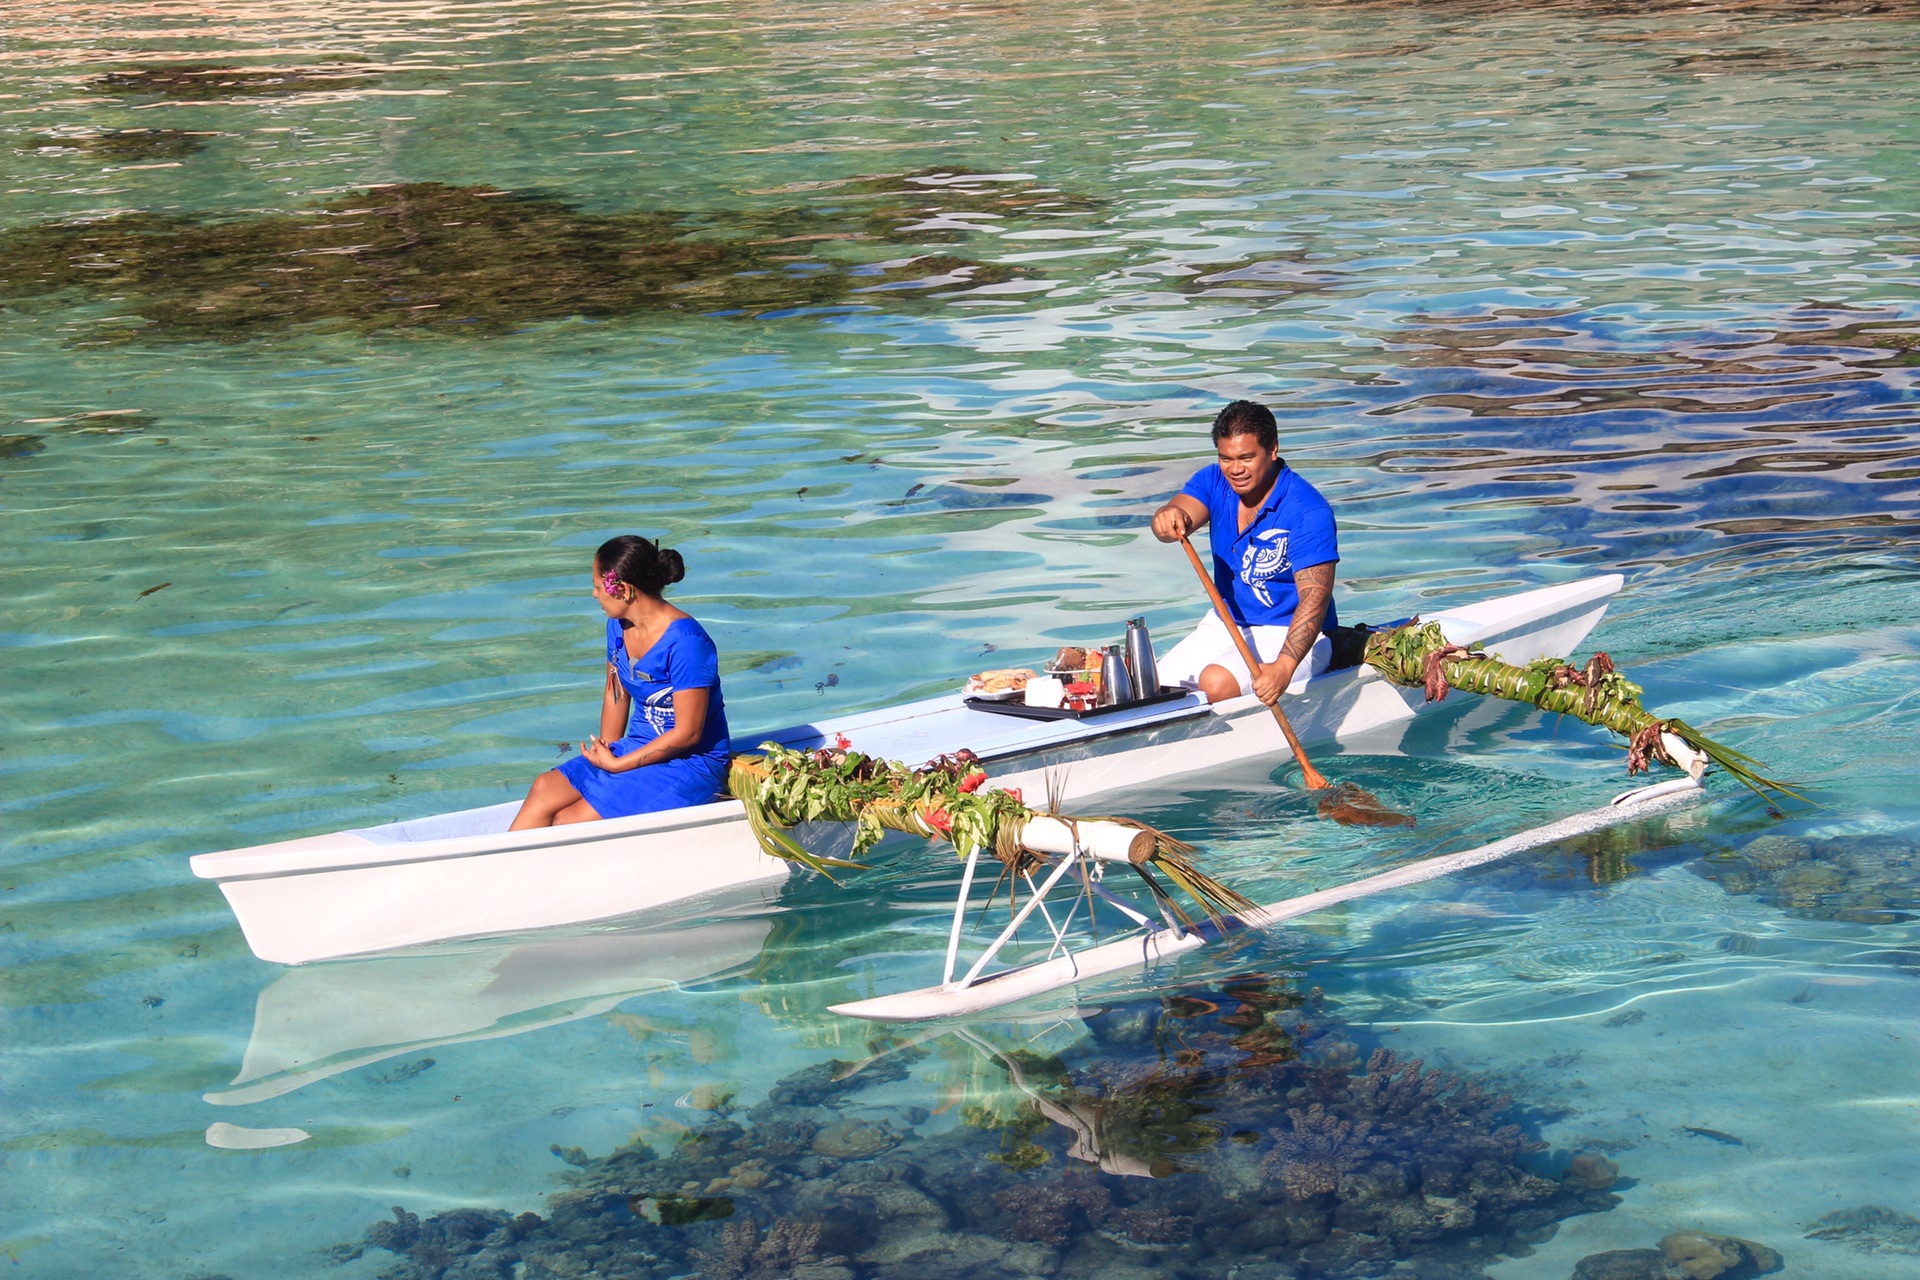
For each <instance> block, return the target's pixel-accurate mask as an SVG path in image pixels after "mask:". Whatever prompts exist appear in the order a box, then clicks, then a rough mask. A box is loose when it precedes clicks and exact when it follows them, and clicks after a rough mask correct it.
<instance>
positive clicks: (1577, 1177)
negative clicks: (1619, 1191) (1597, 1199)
mask: <svg viewBox="0 0 1920 1280" xmlns="http://www.w3.org/2000/svg"><path fill="white" fill-rule="evenodd" d="M1619 1180H1620V1166H1619V1165H1617V1164H1615V1163H1614V1162H1613V1161H1611V1160H1609V1159H1607V1158H1606V1157H1605V1156H1603V1155H1601V1154H1600V1153H1599V1152H1597V1151H1582V1152H1579V1153H1578V1154H1576V1155H1575V1156H1574V1157H1573V1159H1571V1160H1569V1161H1567V1171H1566V1173H1565V1174H1563V1175H1562V1181H1564V1182H1566V1183H1568V1184H1569V1185H1572V1186H1576V1187H1584V1188H1586V1189H1587V1190H1589V1191H1605V1190H1606V1189H1607V1188H1608V1187H1610V1186H1612V1185H1613V1184H1614V1183H1616V1182H1618V1181H1619Z"/></svg>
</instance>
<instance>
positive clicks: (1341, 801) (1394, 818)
mask: <svg viewBox="0 0 1920 1280" xmlns="http://www.w3.org/2000/svg"><path fill="white" fill-rule="evenodd" d="M1320 816H1321V817H1323V818H1326V819H1329V820H1331V821H1333V822H1337V823H1339V824H1340V825H1341V826H1344V827H1410V826H1412V825H1413V815H1412V814H1410V813H1400V812H1398V811H1397V810H1394V809H1389V808H1387V806H1386V805H1385V804H1384V803H1382V802H1381V800H1380V797H1379V796H1376V795H1374V794H1373V793H1372V792H1371V791H1367V790H1364V789H1363V788H1360V787H1356V786H1355V785H1354V784H1353V783H1351V782H1343V783H1341V784H1340V785H1339V786H1337V787H1333V788H1331V789H1330V790H1328V792H1327V794H1326V795H1324V796H1321V797H1320Z"/></svg>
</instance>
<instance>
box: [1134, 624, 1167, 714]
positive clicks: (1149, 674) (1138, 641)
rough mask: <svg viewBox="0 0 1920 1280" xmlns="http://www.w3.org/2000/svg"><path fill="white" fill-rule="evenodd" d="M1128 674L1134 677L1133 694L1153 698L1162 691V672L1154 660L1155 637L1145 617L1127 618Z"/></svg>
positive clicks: (1138, 696) (1137, 696) (1136, 696)
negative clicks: (1149, 631)
mask: <svg viewBox="0 0 1920 1280" xmlns="http://www.w3.org/2000/svg"><path fill="white" fill-rule="evenodd" d="M1127 674H1128V675H1129V676H1131V677H1133V696H1134V697H1135V698H1151V697H1152V696H1153V695H1154V694H1156V693H1159V692H1160V672H1159V669H1158V668H1157V667H1155V666H1154V662H1153V637H1151V636H1149V635H1148V634H1147V620H1146V619H1145V618H1128V619H1127Z"/></svg>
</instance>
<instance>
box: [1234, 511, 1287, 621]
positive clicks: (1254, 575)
mask: <svg viewBox="0 0 1920 1280" xmlns="http://www.w3.org/2000/svg"><path fill="white" fill-rule="evenodd" d="M1290 532H1292V530H1289V529H1267V530H1263V531H1262V532H1260V533H1256V534H1254V535H1253V537H1252V538H1251V539H1249V540H1248V542H1247V549H1246V551H1245V552H1243V553H1242V554H1241V556H1240V581H1242V582H1244V583H1246V584H1247V585H1248V586H1249V587H1252V588H1253V598H1254V599H1256V600H1258V601H1259V602H1260V603H1261V604H1263V605H1265V606H1266V607H1267V608H1269V609H1271V608H1272V607H1273V595H1272V593H1271V592H1270V591H1268V589H1267V583H1269V582H1270V581H1272V580H1273V579H1274V578H1277V577H1279V576H1280V575H1281V574H1283V573H1287V572H1289V571H1290V570H1292V568H1293V562H1292V561H1291V560H1289V559H1288V558H1287V535H1288V534H1289V533H1290Z"/></svg>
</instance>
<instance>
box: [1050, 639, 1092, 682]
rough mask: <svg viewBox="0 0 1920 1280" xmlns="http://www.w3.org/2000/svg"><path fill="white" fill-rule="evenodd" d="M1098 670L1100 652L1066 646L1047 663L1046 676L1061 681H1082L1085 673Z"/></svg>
mask: <svg viewBox="0 0 1920 1280" xmlns="http://www.w3.org/2000/svg"><path fill="white" fill-rule="evenodd" d="M1099 670H1100V651H1099V650H1098V649H1080V648H1076V647H1074V646H1073V645H1067V646H1066V647H1065V648H1063V649H1061V650H1060V652H1058V653H1056V654H1054V655H1053V658H1052V660H1051V661H1050V662H1048V663H1047V674H1048V675H1050V676H1059V677H1060V678H1061V679H1062V680H1068V681H1072V680H1078V679H1084V678H1085V675H1086V673H1088V672H1097V671H1099Z"/></svg>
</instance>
